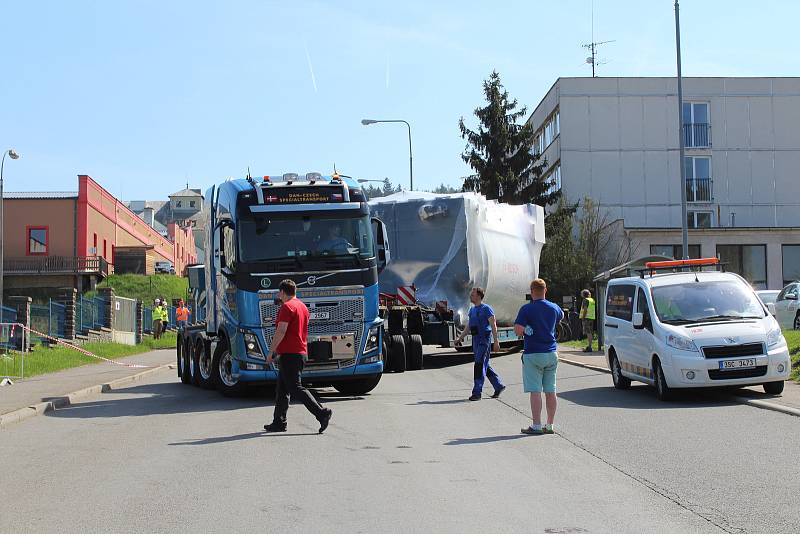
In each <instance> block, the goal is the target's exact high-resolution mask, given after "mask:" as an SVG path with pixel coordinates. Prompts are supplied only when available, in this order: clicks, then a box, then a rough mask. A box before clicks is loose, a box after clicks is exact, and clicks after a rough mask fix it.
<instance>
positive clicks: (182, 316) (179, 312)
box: [175, 306, 189, 321]
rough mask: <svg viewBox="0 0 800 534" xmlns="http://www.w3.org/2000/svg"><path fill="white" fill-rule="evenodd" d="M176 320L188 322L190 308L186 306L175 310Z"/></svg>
mask: <svg viewBox="0 0 800 534" xmlns="http://www.w3.org/2000/svg"><path fill="white" fill-rule="evenodd" d="M175 318H176V320H178V321H188V320H189V308H187V307H186V306H184V307H182V308H177V309H176V310H175Z"/></svg>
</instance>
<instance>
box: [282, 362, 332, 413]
mask: <svg viewBox="0 0 800 534" xmlns="http://www.w3.org/2000/svg"><path fill="white" fill-rule="evenodd" d="M278 363H279V366H280V370H279V371H278V387H277V389H276V390H275V415H274V416H273V418H272V421H273V422H274V423H280V424H284V425H285V424H286V412H287V411H288V410H289V396H291V397H292V398H294V399H295V400H297V399H300V400H301V401H303V404H305V406H306V408H307V409H308V411H309V412H311V413H312V414H314V417H316V418H317V419H319V418H320V416H322V413H323V411H324V409H323V408H322V406H320V404H319V403H318V402H317V399H315V398H314V396H313V395H312V394H311V393H310V392H309V391H308V390H307V389H306V388H304V387H303V385H302V384H301V383H300V372H301V371H302V370H303V365H304V364H303V356H302V355H300V354H281V355H280V356H279V359H278Z"/></svg>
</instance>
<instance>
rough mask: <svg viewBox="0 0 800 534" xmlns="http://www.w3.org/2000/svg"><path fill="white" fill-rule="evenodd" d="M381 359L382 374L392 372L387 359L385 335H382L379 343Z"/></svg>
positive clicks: (387, 343) (389, 361)
mask: <svg viewBox="0 0 800 534" xmlns="http://www.w3.org/2000/svg"><path fill="white" fill-rule="evenodd" d="M381 359H382V360H383V372H384V373H388V372H389V371H391V370H392V367H391V360H390V359H389V342H388V341H386V334H384V335H383V342H382V343H381Z"/></svg>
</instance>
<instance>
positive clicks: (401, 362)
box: [389, 334, 406, 373]
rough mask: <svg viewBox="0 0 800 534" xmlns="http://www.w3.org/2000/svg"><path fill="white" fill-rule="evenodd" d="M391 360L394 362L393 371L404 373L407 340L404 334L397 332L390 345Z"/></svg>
mask: <svg viewBox="0 0 800 534" xmlns="http://www.w3.org/2000/svg"><path fill="white" fill-rule="evenodd" d="M389 360H391V362H392V371H394V372H395V373H404V372H405V370H406V341H405V339H403V336H401V335H399V334H395V335H393V336H392V343H391V345H389Z"/></svg>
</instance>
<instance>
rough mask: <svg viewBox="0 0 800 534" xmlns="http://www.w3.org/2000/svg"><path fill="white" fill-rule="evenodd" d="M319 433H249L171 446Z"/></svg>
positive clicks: (195, 440) (190, 441)
mask: <svg viewBox="0 0 800 534" xmlns="http://www.w3.org/2000/svg"><path fill="white" fill-rule="evenodd" d="M317 435H319V433H318V432H305V433H300V434H287V433H285V432H281V433H273V434H268V433H266V432H248V433H247V434H237V435H235V436H217V437H215V438H201V439H188V440H186V441H178V442H176V443H170V445H213V444H215V443H229V442H231V441H242V440H246V439H256V438H273V437H284V438H287V437H292V436H317Z"/></svg>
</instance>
